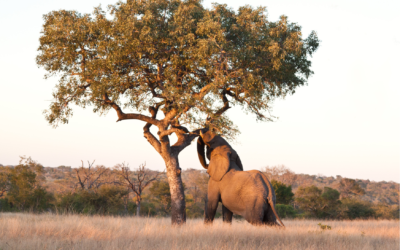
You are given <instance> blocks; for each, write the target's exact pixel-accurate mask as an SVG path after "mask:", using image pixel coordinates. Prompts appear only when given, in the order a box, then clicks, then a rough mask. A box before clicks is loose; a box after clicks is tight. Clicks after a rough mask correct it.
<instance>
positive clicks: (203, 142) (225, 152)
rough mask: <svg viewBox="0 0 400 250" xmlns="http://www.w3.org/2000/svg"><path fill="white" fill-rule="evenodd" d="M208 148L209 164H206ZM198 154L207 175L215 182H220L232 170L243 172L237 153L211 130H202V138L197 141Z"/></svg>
mask: <svg viewBox="0 0 400 250" xmlns="http://www.w3.org/2000/svg"><path fill="white" fill-rule="evenodd" d="M206 146H207V158H208V159H209V160H210V163H209V164H207V163H206V158H205V153H204V148H205V147H206ZM197 154H198V156H199V160H200V163H201V165H202V166H203V167H204V168H205V169H207V173H208V174H209V175H210V177H211V178H212V179H213V180H215V181H220V180H221V179H222V177H223V176H224V175H225V174H226V173H227V172H228V171H229V170H230V169H231V168H234V169H236V170H241V171H243V166H242V163H241V161H240V158H239V156H238V155H237V153H236V151H235V150H233V149H232V147H231V146H230V145H229V143H228V142H227V141H226V140H225V139H224V138H222V137H221V136H219V135H216V134H214V133H213V132H211V131H209V130H206V129H203V130H200V136H199V138H198V140H197Z"/></svg>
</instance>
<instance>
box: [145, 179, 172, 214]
mask: <svg viewBox="0 0 400 250" xmlns="http://www.w3.org/2000/svg"><path fill="white" fill-rule="evenodd" d="M149 190H150V194H151V201H152V202H153V203H154V205H155V206H156V209H157V210H158V211H159V212H161V214H162V215H169V214H170V212H171V193H170V188H169V184H168V182H166V181H155V182H153V185H152V186H151V187H150V189H149Z"/></svg>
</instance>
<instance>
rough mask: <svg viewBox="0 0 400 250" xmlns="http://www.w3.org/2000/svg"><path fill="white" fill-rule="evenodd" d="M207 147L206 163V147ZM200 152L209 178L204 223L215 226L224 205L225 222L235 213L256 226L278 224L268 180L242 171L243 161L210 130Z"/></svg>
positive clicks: (203, 136) (202, 135) (203, 134)
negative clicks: (219, 208) (213, 223)
mask: <svg viewBox="0 0 400 250" xmlns="http://www.w3.org/2000/svg"><path fill="white" fill-rule="evenodd" d="M205 146H207V158H208V159H209V160H210V163H209V164H206V160H205V154H204V147H205ZM197 151H198V156H199V160H200V163H201V164H202V166H203V167H204V168H205V169H207V173H208V174H209V175H210V180H209V182H208V202H207V205H206V212H205V223H212V221H213V220H214V216H215V213H216V210H217V207H218V202H221V203H222V205H223V207H222V210H223V218H224V221H228V222H230V221H231V220H232V214H233V213H234V214H238V215H241V216H243V217H244V218H245V219H246V220H247V221H248V222H249V223H251V224H254V225H279V224H278V223H277V221H276V220H277V219H278V220H279V222H280V223H281V225H282V226H284V225H283V223H282V221H281V220H280V218H279V216H278V214H277V213H276V211H275V202H276V197H275V192H274V189H273V187H272V185H271V183H270V182H269V180H268V179H267V177H266V176H265V175H264V174H263V173H261V172H260V171H258V170H250V171H243V166H242V163H241V161H240V158H239V156H238V154H237V153H236V151H235V150H233V149H232V147H231V146H230V145H229V143H228V142H227V141H226V140H225V139H223V138H222V137H221V136H218V135H215V134H214V133H212V132H211V131H207V130H202V131H200V137H199V138H198V144H197Z"/></svg>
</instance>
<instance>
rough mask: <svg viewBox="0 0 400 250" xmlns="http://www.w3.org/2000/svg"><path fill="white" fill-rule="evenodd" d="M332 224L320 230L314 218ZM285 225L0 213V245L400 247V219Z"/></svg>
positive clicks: (296, 247) (382, 248)
mask: <svg viewBox="0 0 400 250" xmlns="http://www.w3.org/2000/svg"><path fill="white" fill-rule="evenodd" d="M320 222H321V223H322V224H326V225H330V226H331V227H332V229H331V230H322V229H321V228H320V226H318V225H317V224H318V223H320ZM284 223H285V224H286V228H285V229H280V228H275V227H255V226H252V225H250V224H248V223H247V222H246V221H234V222H233V224H232V226H229V225H224V224H223V223H222V222H221V220H220V219H218V220H216V221H215V222H214V225H213V226H204V225H203V222H202V220H200V219H199V220H188V221H187V223H186V225H185V226H182V227H171V225H170V219H168V218H135V217H109V216H93V217H90V216H79V215H54V214H42V215H35V214H22V213H2V214H0V249H381V250H386V249H388V250H389V249H390V250H392V249H399V247H400V245H399V233H400V231H399V221H388V220H380V221H377V220H364V221H363V220H359V221H318V220H284Z"/></svg>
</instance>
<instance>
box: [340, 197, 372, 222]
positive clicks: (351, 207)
mask: <svg viewBox="0 0 400 250" xmlns="http://www.w3.org/2000/svg"><path fill="white" fill-rule="evenodd" d="M342 204H343V206H344V207H345V213H346V217H347V218H348V219H368V218H373V217H375V216H376V212H375V210H374V208H373V204H372V203H370V202H367V201H362V200H358V199H348V198H346V199H343V200H342Z"/></svg>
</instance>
